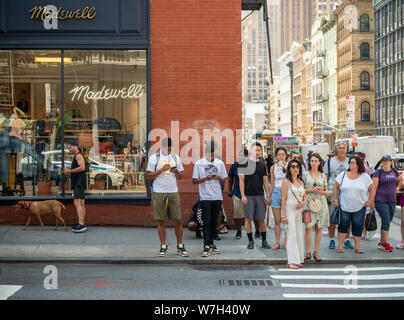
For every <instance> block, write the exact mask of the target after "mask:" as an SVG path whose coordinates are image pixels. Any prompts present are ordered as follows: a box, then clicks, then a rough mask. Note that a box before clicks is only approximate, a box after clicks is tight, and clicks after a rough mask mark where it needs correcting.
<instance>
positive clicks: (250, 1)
mask: <svg viewBox="0 0 404 320" xmlns="http://www.w3.org/2000/svg"><path fill="white" fill-rule="evenodd" d="M261 6H262V0H242V1H241V10H260V9H261Z"/></svg>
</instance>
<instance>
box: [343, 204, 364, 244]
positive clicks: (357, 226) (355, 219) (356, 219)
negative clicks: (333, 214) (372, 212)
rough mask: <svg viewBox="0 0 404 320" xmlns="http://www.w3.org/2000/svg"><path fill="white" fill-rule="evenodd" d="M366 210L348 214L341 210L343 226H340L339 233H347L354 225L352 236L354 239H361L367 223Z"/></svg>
mask: <svg viewBox="0 0 404 320" xmlns="http://www.w3.org/2000/svg"><path fill="white" fill-rule="evenodd" d="M365 214H366V208H362V209H360V210H359V211H357V212H348V211H344V210H342V209H341V224H340V225H339V226H338V233H347V232H348V228H349V227H350V225H351V223H352V234H353V236H354V237H361V236H362V231H363V225H364V223H365Z"/></svg>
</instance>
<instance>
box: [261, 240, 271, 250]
mask: <svg viewBox="0 0 404 320" xmlns="http://www.w3.org/2000/svg"><path fill="white" fill-rule="evenodd" d="M262 247H263V248H264V249H271V247H270V246H269V243H268V242H267V241H266V240H262Z"/></svg>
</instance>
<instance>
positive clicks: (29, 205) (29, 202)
mask: <svg viewBox="0 0 404 320" xmlns="http://www.w3.org/2000/svg"><path fill="white" fill-rule="evenodd" d="M31 204H32V201H28V207H27V209H29V208H31Z"/></svg>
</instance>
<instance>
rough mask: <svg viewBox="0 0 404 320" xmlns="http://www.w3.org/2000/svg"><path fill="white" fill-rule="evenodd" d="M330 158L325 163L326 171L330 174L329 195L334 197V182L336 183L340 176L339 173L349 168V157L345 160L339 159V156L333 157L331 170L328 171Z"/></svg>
mask: <svg viewBox="0 0 404 320" xmlns="http://www.w3.org/2000/svg"><path fill="white" fill-rule="evenodd" d="M328 161H330V159H328V160H327V161H326V162H325V164H324V173H325V174H329V180H328V195H329V196H331V197H332V193H333V190H334V184H335V179H336V178H337V177H338V175H339V174H340V173H341V172H344V171H346V170H348V169H349V164H348V162H349V159H348V158H345V160H344V161H342V162H341V161H339V160H338V159H337V157H332V158H331V161H330V171H331V172H328Z"/></svg>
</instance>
